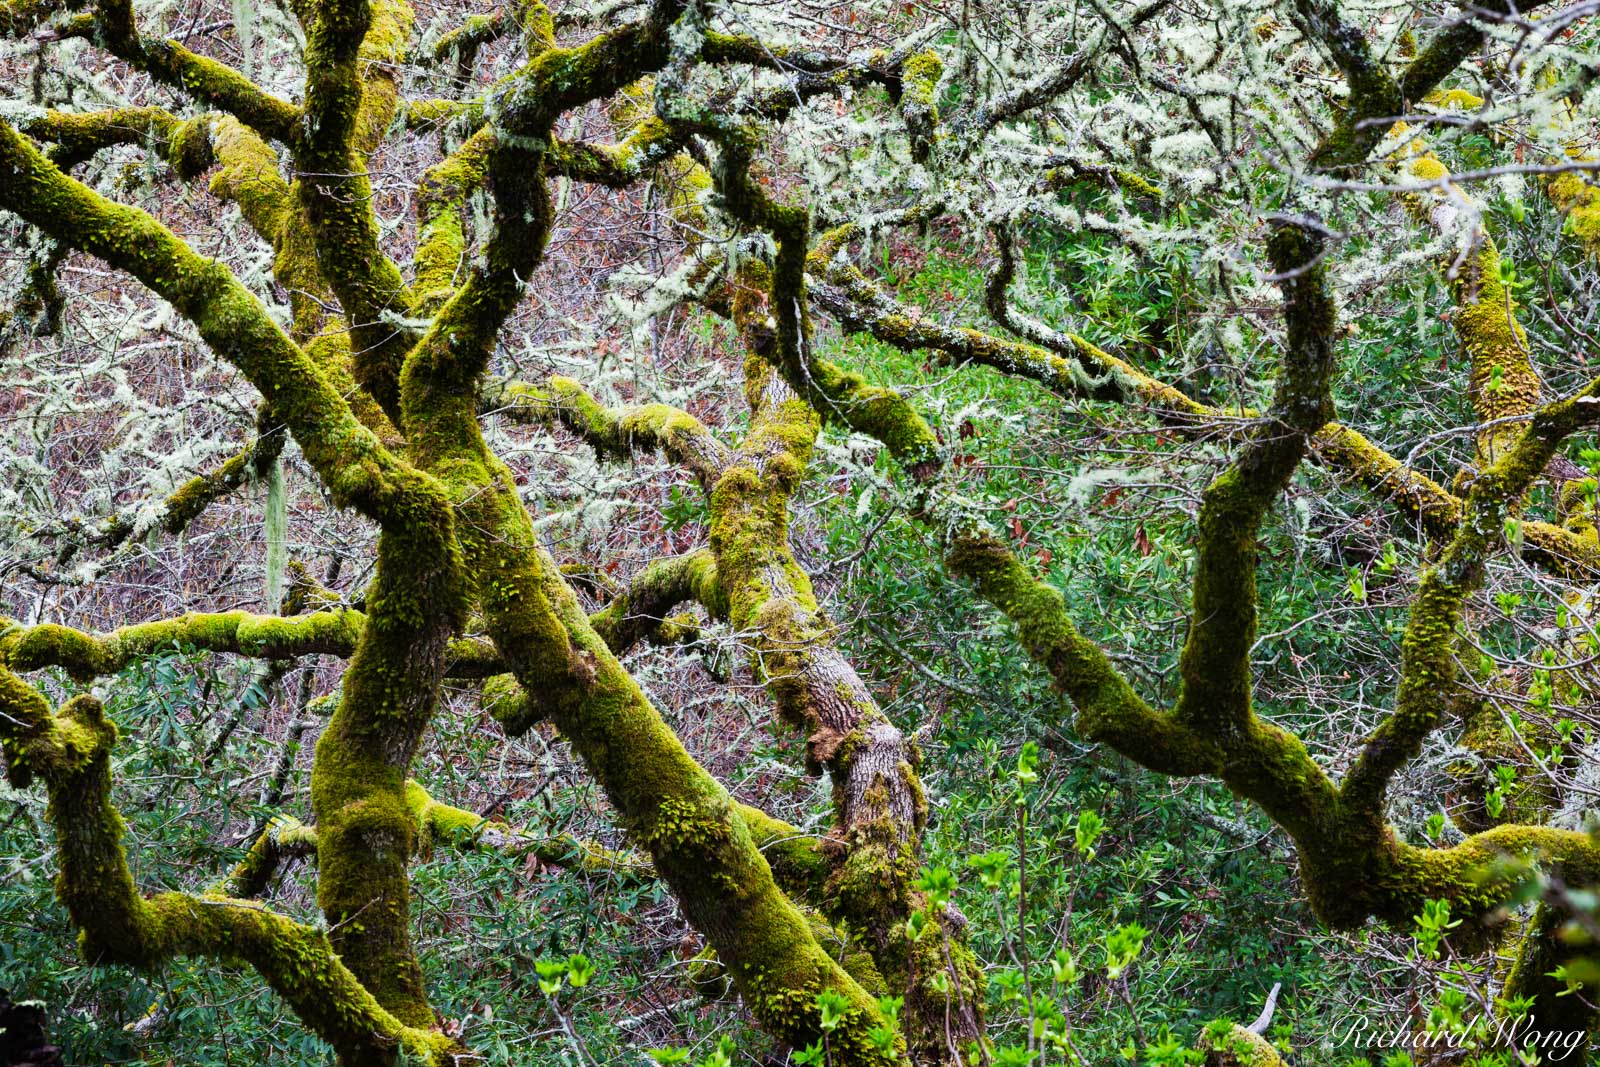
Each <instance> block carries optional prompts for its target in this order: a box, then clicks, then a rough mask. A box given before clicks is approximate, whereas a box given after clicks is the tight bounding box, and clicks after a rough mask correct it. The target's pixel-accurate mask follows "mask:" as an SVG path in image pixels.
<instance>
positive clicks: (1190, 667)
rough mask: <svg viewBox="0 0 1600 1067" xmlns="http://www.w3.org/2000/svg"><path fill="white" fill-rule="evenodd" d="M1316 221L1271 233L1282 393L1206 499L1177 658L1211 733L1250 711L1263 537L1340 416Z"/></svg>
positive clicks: (1196, 715) (1199, 723) (1193, 713)
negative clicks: (1281, 335) (1275, 507)
mask: <svg viewBox="0 0 1600 1067" xmlns="http://www.w3.org/2000/svg"><path fill="white" fill-rule="evenodd" d="M1316 225H1318V224H1315V223H1307V224H1303V223H1301V222H1299V221H1295V220H1290V221H1281V222H1279V223H1277V225H1276V227H1275V229H1274V232H1273V234H1272V237H1271V239H1270V241H1269V252H1270V258H1271V262H1272V265H1273V269H1274V270H1276V271H1277V273H1278V275H1279V277H1280V278H1281V279H1282V282H1281V284H1282V286H1283V292H1284V305H1283V314H1284V321H1285V323H1286V326H1287V330H1286V334H1287V337H1286V340H1285V344H1284V361H1283V370H1282V371H1281V372H1280V374H1279V378H1278V386H1277V393H1276V395H1275V396H1274V397H1273V401H1272V407H1271V409H1270V410H1269V411H1268V413H1267V416H1266V419H1265V421H1264V422H1263V423H1262V424H1261V426H1260V427H1259V428H1258V429H1257V430H1256V431H1255V432H1254V433H1253V434H1252V435H1251V436H1250V438H1249V440H1248V441H1246V442H1245V444H1244V446H1243V448H1241V449H1240V451H1239V454H1238V455H1237V456H1236V457H1235V458H1234V460H1233V461H1232V462H1231V463H1229V464H1228V467H1227V468H1226V469H1225V470H1224V471H1223V472H1222V473H1221V474H1220V475H1218V476H1217V478H1216V479H1215V480H1214V481H1213V482H1212V483H1211V485H1210V486H1208V487H1207V488H1206V491H1205V494H1204V496H1203V497H1202V499H1201V504H1200V515H1199V518H1198V520H1197V523H1196V525H1197V527H1198V529H1197V545H1196V563H1195V576H1194V583H1193V587H1192V588H1193V598H1192V605H1191V608H1190V620H1189V636H1188V639H1187V640H1186V641H1185V643H1184V646H1183V654H1182V656H1181V657H1180V659H1179V662H1178V671H1179V674H1180V676H1181V678H1182V680H1183V688H1182V692H1181V693H1180V695H1179V697H1178V703H1177V706H1176V707H1175V708H1174V714H1175V715H1176V716H1177V717H1178V718H1179V719H1181V720H1183V721H1184V722H1188V723H1191V724H1194V725H1195V726H1196V727H1198V728H1199V729H1200V730H1201V731H1202V732H1203V733H1205V734H1207V735H1208V736H1217V737H1219V738H1226V737H1228V736H1229V735H1231V734H1232V733H1233V732H1234V731H1236V730H1239V729H1241V728H1243V727H1244V724H1245V723H1246V721H1247V720H1248V719H1249V718H1250V716H1251V714H1252V712H1251V705H1250V672H1251V667H1250V650H1251V648H1252V647H1253V646H1254V645H1255V639H1256V623H1257V591H1256V568H1257V549H1256V540H1257V537H1258V536H1259V535H1260V532H1261V522H1262V520H1263V519H1264V518H1265V517H1266V514H1267V510H1268V509H1269V508H1270V507H1271V506H1272V504H1273V502H1274V501H1276V500H1277V498H1278V496H1279V495H1280V494H1281V493H1282V492H1283V491H1284V489H1285V488H1287V487H1288V484H1289V479H1290V478H1291V477H1292V476H1293V474H1294V472H1295V469H1296V468H1297V467H1299V465H1300V460H1301V458H1302V457H1304V455H1305V454H1306V450H1307V448H1308V447H1309V444H1310V441H1311V437H1312V435H1313V434H1315V433H1316V432H1317V431H1319V430H1321V429H1322V427H1323V425H1324V424H1326V423H1327V422H1328V420H1329V419H1330V418H1331V417H1332V415H1333V371H1334V344H1333V328H1334V307H1333V300H1332V298H1331V297H1330V296H1329V295H1328V281H1327V272H1326V268H1325V267H1324V266H1323V263H1322V259H1323V256H1324V255H1325V252H1326V248H1325V242H1324V240H1323V239H1322V237H1321V236H1320V234H1319V233H1318V232H1317V231H1316V229H1314V228H1313V227H1314V226H1316Z"/></svg>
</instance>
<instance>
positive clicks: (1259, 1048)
mask: <svg viewBox="0 0 1600 1067" xmlns="http://www.w3.org/2000/svg"><path fill="white" fill-rule="evenodd" d="M1200 1049H1201V1051H1203V1052H1204V1053H1205V1054H1206V1062H1205V1067H1283V1057H1281V1056H1279V1055H1278V1050H1277V1049H1275V1048H1273V1047H1272V1042H1270V1041H1268V1040H1267V1039H1266V1038H1264V1037H1262V1036H1261V1035H1260V1034H1253V1033H1251V1032H1250V1031H1249V1030H1246V1029H1245V1028H1244V1027H1242V1026H1240V1025H1238V1024H1237V1023H1235V1024H1234V1025H1233V1029H1232V1030H1230V1031H1229V1032H1228V1035H1227V1036H1226V1037H1224V1038H1223V1039H1221V1040H1220V1041H1213V1040H1212V1037H1211V1034H1210V1033H1209V1032H1208V1033H1205V1034H1202V1035H1201V1039H1200Z"/></svg>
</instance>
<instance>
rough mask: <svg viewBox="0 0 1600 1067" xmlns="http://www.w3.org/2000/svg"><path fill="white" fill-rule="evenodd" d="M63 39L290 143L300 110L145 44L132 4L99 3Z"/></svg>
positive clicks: (241, 79)
mask: <svg viewBox="0 0 1600 1067" xmlns="http://www.w3.org/2000/svg"><path fill="white" fill-rule="evenodd" d="M62 35H63V36H69V37H84V38H88V39H90V40H92V41H94V42H95V43H96V44H99V45H101V46H102V47H104V48H105V49H106V50H108V51H109V52H110V53H111V54H112V55H114V56H116V57H117V58H118V59H120V60H122V61H123V62H125V63H127V64H128V65H129V66H132V67H134V68H136V69H138V70H142V71H144V72H145V73H147V74H149V75H150V76H151V77H152V78H154V79H155V80H157V81H159V82H161V83H162V84H164V85H169V86H171V87H172V88H174V89H177V90H178V91H180V92H183V93H185V94H187V95H189V96H190V97H192V98H194V99H195V100H198V101H199V102H201V103H202V104H204V105H205V106H207V107H209V108H212V109H214V110H217V111H223V112H227V113H228V114H230V115H233V116H234V117H235V118H237V119H238V120H239V121H240V122H243V123H244V124H245V125H247V126H249V127H251V128H252V129H254V130H255V131H256V132H257V133H259V134H261V136H263V137H265V138H267V139H269V140H275V141H285V142H287V141H289V140H290V139H291V138H293V136H294V131H295V125H296V123H297V122H299V120H300V109H299V108H297V107H295V106H294V105H293V104H291V103H289V102H287V101H285V100H280V99H279V98H278V97H275V96H273V95H271V94H270V93H267V92H265V91H263V90H262V89H261V87H260V86H258V85H256V84H255V82H253V81H251V80H250V79H249V78H247V77H245V76H244V75H243V74H241V73H239V72H238V71H236V70H234V69H233V68H232V67H229V66H227V65H226V64H224V63H219V62H217V61H216V60H214V59H210V58H207V57H206V56H202V55H197V54H196V53H194V52H191V51H189V49H187V48H185V47H184V46H183V45H181V44H179V43H178V42H177V41H172V40H155V41H153V40H148V39H146V38H145V37H143V36H142V35H141V34H140V33H139V28H138V26H137V24H136V23H135V21H134V14H133V2H132V0H100V2H99V3H97V4H96V5H95V12H94V14H93V15H91V16H84V17H81V18H79V19H77V20H74V21H73V22H70V23H68V24H67V27H66V29H64V30H63V31H62Z"/></svg>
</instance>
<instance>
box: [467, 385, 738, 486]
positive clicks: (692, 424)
mask: <svg viewBox="0 0 1600 1067" xmlns="http://www.w3.org/2000/svg"><path fill="white" fill-rule="evenodd" d="M479 402H480V405H481V407H482V408H483V410H484V411H486V412H495V413H498V414H503V415H506V416H507V417H510V418H514V419H518V420H522V421H533V422H543V423H552V422H554V423H559V424H560V425H562V426H564V427H566V429H568V430H570V431H571V432H572V433H574V434H576V435H577V436H578V437H579V438H580V439H581V440H582V441H583V442H584V443H585V444H587V445H589V446H590V447H591V448H593V449H594V450H595V451H597V452H599V453H600V454H601V455H605V456H612V457H616V458H619V459H627V458H629V457H631V456H632V455H633V454H634V452H636V451H660V452H662V453H664V454H665V455H666V456H667V457H668V458H670V459H671V460H672V461H673V462H675V463H678V464H680V465H681V466H683V467H684V469H686V470H688V471H689V472H690V473H692V474H693V475H694V476H695V478H696V479H697V480H698V481H699V482H700V485H701V486H702V488H706V489H708V490H709V488H710V487H711V486H712V485H713V484H714V483H715V482H716V480H717V479H718V478H719V477H721V475H722V472H723V471H725V470H726V469H727V467H728V464H729V463H730V462H732V457H733V453H732V451H731V450H730V449H729V448H728V446H727V445H725V444H723V443H722V442H721V441H719V440H718V439H717V438H716V437H715V436H714V435H713V434H712V433H711V431H710V430H709V429H707V428H706V426H705V424H703V423H702V422H701V421H700V420H699V419H697V418H695V417H694V416H693V415H690V414H688V413H687V412H685V411H680V410H678V409H677V408H674V407H671V406H669V405H667V404H642V405H630V406H625V407H607V406H605V405H603V404H601V403H600V402H599V401H598V400H596V399H595V397H594V395H593V394H592V393H590V392H589V391H588V390H587V389H585V388H584V387H583V386H582V385H581V384H580V383H578V382H576V381H574V380H573V379H571V378H563V377H559V376H557V377H554V378H551V379H550V380H549V381H547V382H546V383H545V384H544V385H543V386H536V385H531V384H529V383H527V382H519V381H512V380H497V379H492V378H491V379H486V380H485V382H484V385H483V389H482V392H481V397H480V401H479Z"/></svg>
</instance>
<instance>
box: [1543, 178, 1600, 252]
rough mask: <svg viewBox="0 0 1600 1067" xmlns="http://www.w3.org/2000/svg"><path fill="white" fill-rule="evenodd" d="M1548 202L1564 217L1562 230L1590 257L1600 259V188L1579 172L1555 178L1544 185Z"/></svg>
mask: <svg viewBox="0 0 1600 1067" xmlns="http://www.w3.org/2000/svg"><path fill="white" fill-rule="evenodd" d="M1545 192H1546V193H1547V194H1548V195H1549V197H1550V200H1551V201H1552V202H1553V203H1554V204H1555V205H1556V207H1557V208H1559V209H1560V210H1561V211H1562V213H1563V214H1565V215H1566V223H1565V225H1564V229H1565V231H1566V232H1567V233H1570V234H1571V235H1572V236H1574V237H1576V238H1577V239H1578V243H1579V244H1581V245H1582V246H1583V248H1584V251H1586V252H1587V253H1588V254H1589V255H1591V256H1600V188H1596V187H1595V186H1594V185H1593V184H1591V183H1590V181H1589V179H1588V177H1586V176H1585V175H1583V174H1580V173H1576V172H1574V173H1568V174H1561V175H1557V176H1556V177H1554V178H1552V179H1550V181H1548V182H1547V183H1546V184H1545Z"/></svg>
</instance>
